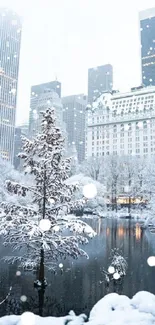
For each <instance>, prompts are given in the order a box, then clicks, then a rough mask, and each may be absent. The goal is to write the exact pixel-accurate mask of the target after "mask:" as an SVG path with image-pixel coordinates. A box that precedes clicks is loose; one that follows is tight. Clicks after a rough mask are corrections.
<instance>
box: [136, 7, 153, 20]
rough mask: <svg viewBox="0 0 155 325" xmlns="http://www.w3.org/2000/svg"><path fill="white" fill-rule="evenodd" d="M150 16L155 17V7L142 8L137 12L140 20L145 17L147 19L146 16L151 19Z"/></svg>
mask: <svg viewBox="0 0 155 325" xmlns="http://www.w3.org/2000/svg"><path fill="white" fill-rule="evenodd" d="M152 17H155V7H154V8H149V9H146V10H142V11H140V13H139V19H140V20H145V19H148V18H150V19H151V18H152Z"/></svg>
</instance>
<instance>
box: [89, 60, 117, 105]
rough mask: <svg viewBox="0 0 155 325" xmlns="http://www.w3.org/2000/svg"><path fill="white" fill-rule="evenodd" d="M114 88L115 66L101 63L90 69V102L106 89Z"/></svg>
mask: <svg viewBox="0 0 155 325" xmlns="http://www.w3.org/2000/svg"><path fill="white" fill-rule="evenodd" d="M112 88H113V67H112V65H111V64H106V65H101V66H99V67H95V68H91V69H89V70H88V103H89V104H92V102H93V101H94V100H95V99H96V98H97V97H99V96H100V95H101V94H102V93H103V92H105V91H111V90H112Z"/></svg>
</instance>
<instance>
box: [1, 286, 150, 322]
mask: <svg viewBox="0 0 155 325" xmlns="http://www.w3.org/2000/svg"><path fill="white" fill-rule="evenodd" d="M85 320H86V317H85V315H83V314H82V315H80V316H75V314H74V313H73V312H71V313H70V314H69V315H68V316H65V317H45V318H41V317H39V316H36V315H34V314H33V313H28V312H27V313H24V314H23V315H21V316H6V317H2V318H1V319H0V325H67V324H69V325H82V324H84V323H85ZM87 324H88V325H151V324H155V296H154V295H153V294H151V293H149V292H146V291H141V292H138V293H137V294H136V295H135V296H134V297H133V298H132V299H129V298H128V297H126V296H119V295H118V294H116V293H111V294H109V295H107V296H105V297H104V298H102V299H101V300H99V301H98V303H97V304H96V305H95V306H94V307H93V308H92V310H91V312H90V315H89V321H88V323H87Z"/></svg>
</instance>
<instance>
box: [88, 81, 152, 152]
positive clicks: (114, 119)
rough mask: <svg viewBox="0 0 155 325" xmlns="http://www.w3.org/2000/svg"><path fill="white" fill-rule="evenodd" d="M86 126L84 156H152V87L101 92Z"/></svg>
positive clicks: (90, 112) (89, 113) (89, 112)
mask: <svg viewBox="0 0 155 325" xmlns="http://www.w3.org/2000/svg"><path fill="white" fill-rule="evenodd" d="M86 125H87V126H86V158H88V157H92V156H93V157H94V156H106V155H121V156H126V155H137V156H139V157H140V156H151V155H155V87H153V86H152V87H138V88H132V89H131V92H129V93H119V92H117V93H107V94H103V95H101V97H100V98H99V99H98V100H97V101H96V102H95V103H94V105H93V109H92V110H91V111H88V113H87V120H86Z"/></svg>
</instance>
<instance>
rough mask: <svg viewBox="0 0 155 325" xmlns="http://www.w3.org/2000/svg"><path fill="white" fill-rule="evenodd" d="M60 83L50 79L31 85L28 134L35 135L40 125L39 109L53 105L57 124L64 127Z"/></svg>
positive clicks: (43, 109)
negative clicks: (47, 81)
mask: <svg viewBox="0 0 155 325" xmlns="http://www.w3.org/2000/svg"><path fill="white" fill-rule="evenodd" d="M60 96H61V83H60V82H58V81H52V82H49V83H44V84H41V85H37V86H32V87H31V102H30V114H29V135H30V136H31V137H33V136H36V135H37V133H38V132H39V131H40V126H41V119H42V117H41V114H40V112H41V111H45V110H46V109H47V108H48V107H51V106H54V107H55V112H56V118H57V124H58V126H60V128H61V129H64V124H63V111H62V109H63V107H62V103H61V98H60Z"/></svg>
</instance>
